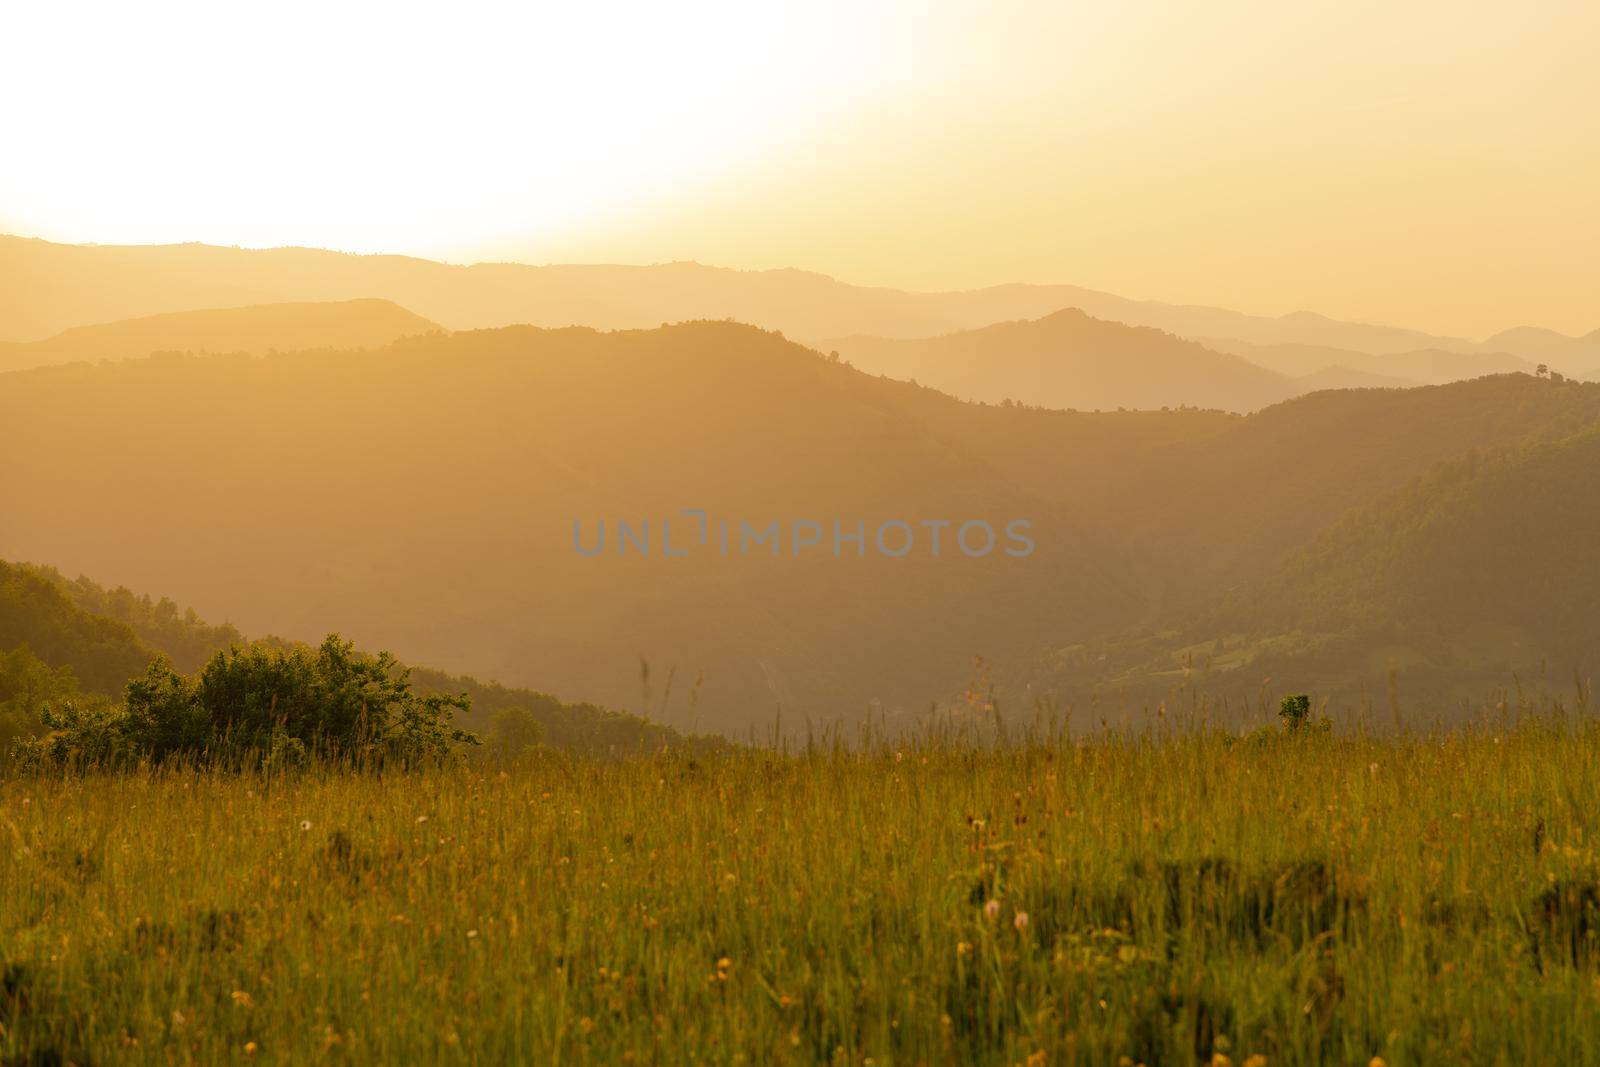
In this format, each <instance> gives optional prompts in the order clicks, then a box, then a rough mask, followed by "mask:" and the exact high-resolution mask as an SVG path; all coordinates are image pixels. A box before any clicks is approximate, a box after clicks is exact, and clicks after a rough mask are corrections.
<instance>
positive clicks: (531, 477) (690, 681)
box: [0, 323, 1600, 735]
mask: <svg viewBox="0 0 1600 1067" xmlns="http://www.w3.org/2000/svg"><path fill="white" fill-rule="evenodd" d="M130 397H137V398H139V400H138V403H130V402H129V398H130ZM155 412H159V413H160V417H159V418H156V417H152V414H153V413H155ZM1597 421H1600V387H1591V386H1586V385H1580V384H1576V383H1567V384H1558V383H1555V382H1550V381H1543V380H1537V379H1534V378H1530V377H1527V376H1522V375H1510V376H1502V377H1498V378H1486V379H1480V380H1476V381H1472V382H1464V383H1458V384H1454V385H1450V386H1440V387H1428V388H1418V389H1410V390H1383V389H1379V390H1370V389H1363V390H1344V391H1330V392H1322V393H1316V394H1313V395H1310V396H1305V397H1300V398H1297V399H1295V400H1292V401H1289V402H1286V403H1283V404H1277V405H1273V406H1271V407H1269V408H1266V409H1264V410H1262V411H1260V412H1257V413H1255V414H1253V415H1249V416H1243V417H1241V416H1234V415H1227V414H1223V413H1219V412H1206V411H1193V410H1190V411H1171V412H1129V413H1116V412H1109V413H1101V414H1094V413H1072V412H1062V411H1048V410H1032V409H1018V408H1015V407H1010V408H1008V407H1002V406H997V405H982V404H971V403H962V402H960V401H957V400H954V399H952V398H951V397H949V396H946V395H944V394H941V393H938V392H935V391H933V390H931V389H927V388H923V387H918V386H914V385H910V384H907V383H902V382H897V381H893V380H889V379H884V378H878V377H874V376H871V375H868V374H866V373H863V372H861V371H859V370H855V369H852V368H850V367H848V366H845V365H844V364H843V363H842V362H834V361H831V360H830V359H829V358H827V357H825V356H823V355H820V354H818V353H816V352H813V351H810V350H808V349H805V348H802V347H800V346H798V345H795V344H793V343H790V342H787V341H785V340H783V339H782V338H781V337H778V336H776V335H774V334H772V333H767V332H763V331H759V330H755V329H752V328H750V327H745V326H739V325H735V324H727V323H689V324H683V325H679V326H675V327H667V328H661V329H657V330H650V331H622V332H616V333H598V332H596V331H592V330H586V329H567V330H540V329H535V328H530V327H522V328H509V329H503V330H493V331H472V332H464V333H458V334H454V335H449V336H431V337H422V338H413V339H409V340H406V341H402V342H399V343H396V344H395V345H392V346H389V347H387V348H384V349H379V350H369V351H365V352H344V353H328V352H319V353H288V354H279V355H276V356H271V357H266V358H257V357H248V356H204V357H201V356H179V355H167V356H162V357H157V358H148V359H143V360H132V361H125V362H121V363H111V364H104V365H94V366H91V365H82V364H80V365H73V366H65V367H59V368H49V369H43V370H36V371H30V372H25V373H19V374H12V375H6V376H0V428H3V429H0V434H4V435H5V439H4V441H0V444H3V445H4V447H0V494H3V495H4V496H5V498H6V499H7V500H10V501H15V502H19V503H18V504H17V506H15V507H14V508H12V509H11V512H10V513H9V514H8V521H7V523H6V524H5V525H4V526H3V527H0V551H3V552H5V553H9V554H11V555H13V556H17V557H22V558H35V559H42V560H47V561H49V562H51V563H53V564H55V565H56V566H59V567H63V568H66V569H68V570H69V572H78V571H83V572H87V573H93V574H97V575H104V576H107V577H108V578H110V579H111V580H113V581H115V582H118V583H122V584H125V585H129V586H132V587H134V588H156V589H163V590H167V591H169V593H170V594H171V595H172V596H173V597H174V599H175V600H178V601H180V602H183V603H189V604H193V605H194V606H195V607H196V609H197V611H198V612H199V614H200V615H201V616H202V617H211V618H228V619H231V620H233V622H235V623H236V624H237V625H238V626H239V627H240V628H241V629H242V630H244V631H245V632H248V633H258V634H259V633H277V634H282V635H285V636H288V637H294V638H300V639H315V638H317V637H319V636H320V635H321V634H322V633H325V632H327V631H328V630H338V631H339V632H341V633H344V634H345V635H347V636H350V637H353V638H355V639H356V640H357V641H358V642H359V643H360V644H361V645H362V646H364V647H378V648H387V649H391V650H393V651H394V652H396V654H398V655H399V656H400V657H401V658H402V659H403V660H405V661H407V662H411V663H427V664H431V665H434V666H437V667H439V668H442V669H444V670H447V671H450V672H452V673H453V674H458V675H459V674H468V675H473V676H476V677H480V678H495V679H499V680H501V681H502V682H504V683H506V684H507V685H512V686H536V687H538V688H539V689H540V690H541V691H546V692H550V693H554V694H558V695H559V696H560V698H561V699H562V700H567V701H572V700H585V701H592V702H594V703H595V704H598V705H601V706H606V707H612V708H627V709H630V710H632V711H634V712H640V713H645V714H648V715H649V716H650V717H651V718H652V719H654V720H656V721H666V722H670V723H672V724H673V725H676V726H679V727H682V728H695V729H699V730H721V731H727V732H733V733H738V734H741V735H742V734H743V733H744V732H745V731H746V730H748V729H751V728H755V729H758V730H761V731H765V730H766V729H769V728H770V727H771V726H772V725H773V724H774V723H775V722H776V721H777V719H778V718H779V717H780V716H781V717H782V718H783V719H784V721H785V722H786V723H787V724H789V725H790V726H791V727H793V726H797V725H799V724H800V723H802V722H803V721H804V720H805V719H806V718H809V719H811V720H812V721H813V722H814V723H815V722H826V721H832V720H834V719H843V720H846V721H848V720H854V719H857V718H859V717H860V716H861V715H862V714H864V713H865V712H866V710H867V709H869V708H874V707H876V708H880V709H882V710H884V711H895V710H899V711H903V712H905V713H908V714H916V713H918V712H919V710H920V709H925V708H926V707H927V706H928V705H929V703H930V702H932V701H935V700H940V699H944V698H946V697H948V695H949V694H951V693H953V692H957V691H959V690H960V689H961V688H963V687H964V686H965V685H966V684H967V683H969V682H970V681H971V680H972V678H973V676H974V674H975V673H976V669H975V667H974V665H973V657H974V656H977V655H982V656H985V657H986V658H988V659H989V660H990V661H991V662H993V663H995V664H997V665H998V666H999V667H1000V668H1001V669H1003V670H1005V671H1009V672H1012V673H1013V674H1015V673H1018V672H1021V671H1023V670H1024V669H1025V668H1026V667H1027V665H1028V664H1031V663H1035V662H1037V661H1038V659H1039V657H1041V656H1045V655H1048V654H1049V653H1050V651H1051V650H1052V649H1060V648H1063V647H1070V646H1084V647H1088V646H1089V645H1090V644H1092V643H1094V642H1097V641H1103V640H1106V639H1108V638H1109V637H1112V636H1115V635H1125V634H1130V633H1145V634H1149V633H1158V632H1161V631H1162V630H1165V629H1171V628H1173V627H1180V626H1182V625H1183V624H1184V623H1185V620H1188V619H1192V618H1193V617H1194V616H1195V613H1196V612H1197V611H1199V610H1201V609H1203V608H1205V607H1207V606H1208V605H1210V604H1212V603H1213V602H1215V600H1216V598H1217V597H1218V596H1219V595H1221V594H1223V593H1225V592H1227V591H1228V590H1230V589H1233V588H1235V587H1244V586H1247V585H1248V584H1250V583H1252V582H1256V581H1261V580H1265V579H1266V578H1268V577H1269V576H1270V575H1271V574H1272V573H1274V572H1275V569H1276V568H1278V567H1279V566H1281V565H1282V562H1283V561H1284V560H1286V559H1287V558H1289V557H1290V556H1291V555H1292V554H1293V553H1294V552H1296V551H1298V550H1300V549H1302V548H1304V547H1305V546H1306V545H1307V544H1309V543H1310V542H1311V541H1312V540H1313V539H1314V538H1315V537H1317V536H1318V535H1319V534H1321V533H1322V532H1323V531H1325V530H1326V529H1328V528H1329V527H1331V526H1332V525H1333V524H1334V523H1335V522H1336V521H1337V520H1339V519H1340V517H1341V516H1342V515H1343V514H1344V513H1345V512H1347V511H1348V510H1349V509H1351V508H1355V507H1359V506H1362V505H1364V504H1367V503H1369V502H1370V501H1372V500H1374V499H1376V498H1377V497H1378V496H1379V495H1381V494H1383V493H1385V492H1389V491H1393V490H1395V489H1397V488H1399V487H1401V486H1403V485H1404V484H1405V483H1406V482H1407V481H1408V480H1409V479H1411V478H1414V477H1417V476H1419V475H1422V474H1425V473H1427V472H1428V471H1429V470H1430V469H1431V468H1432V467H1433V466H1434V465H1436V464H1438V463H1439V462H1442V461H1446V460H1450V459H1454V458H1458V457H1460V456H1462V455H1464V454H1466V453H1467V452H1468V451H1469V450H1471V449H1473V448H1479V449H1492V448H1496V447H1501V446H1505V445H1510V444H1517V443H1523V442H1530V443H1531V442H1538V441H1549V440H1554V439H1557V438H1559V437H1562V436H1568V435H1571V434H1572V433H1575V432H1578V431H1580V430H1582V429H1583V428H1585V427H1587V426H1590V425H1593V424H1595V423H1596V422H1597ZM642 432H643V433H646V434H647V436H648V439H649V441H650V443H649V444H648V445H643V446H641V445H639V444H638V441H639V439H640V434H641V433H642ZM23 442H26V444H27V446H28V447H27V448H23V447H21V444H22V443H23ZM693 508H699V509H704V510H705V512H706V518H707V526H708V529H707V536H706V537H705V539H704V540H703V541H701V540H699V539H698V533H699V530H698V523H699V520H698V518H696V517H694V516H686V515H684V513H683V512H684V509H693ZM107 515H115V516H117V517H118V521H117V522H116V523H115V524H108V523H107V522H105V521H103V517H104V516H107ZM976 519H982V520H984V521H987V522H990V523H991V524H993V527H994V528H995V529H996V530H997V531H999V530H1001V529H1002V528H1003V526H1004V524H1005V523H1006V522H1007V521H1010V520H1012V519H1026V520H1027V521H1029V522H1031V523H1032V526H1031V527H1030V529H1031V531H1032V532H1031V536H1032V540H1033V542H1034V543H1035V546H1036V550H1035V551H1034V552H1033V553H1032V554H1031V555H1027V556H1026V557H1025V558H1014V557H1010V556H1006V555H1005V554H1003V553H1001V552H993V553H991V554H989V555H987V556H985V557H984V558H968V557H967V556H965V555H964V554H961V553H960V552H958V551H956V550H955V549H954V548H953V546H952V545H951V542H950V540H949V538H950V537H951V530H952V529H953V527H952V528H946V529H945V533H944V537H945V541H944V553H943V554H942V555H941V556H938V557H934V556H932V555H931V553H929V551H928V549H929V547H930V545H929V541H930V537H929V536H928V532H927V530H926V529H925V528H924V527H922V526H921V525H920V524H921V523H923V522H925V521H930V520H945V521H951V522H955V523H959V522H963V521H966V520H976ZM601 520H604V521H605V522H606V523H607V525H608V531H609V540H608V541H607V542H606V545H605V550H604V552H603V553H602V554H600V555H599V556H596V557H592V558H591V557H588V556H584V555H580V554H579V553H578V552H577V551H576V549H575V546H574V526H575V525H576V526H577V527H578V529H579V531H580V534H581V538H582V543H584V544H585V545H592V544H593V543H594V538H595V537H596V536H597V533H598V523H599V522H600V521H601ZM619 520H626V521H627V522H628V523H630V524H631V526H632V529H633V531H634V532H635V533H636V534H637V533H638V532H639V531H640V529H641V524H644V523H648V524H649V529H650V531H651V534H650V535H649V536H650V537H651V539H652V540H651V543H652V545H653V547H654V551H653V553H652V554H650V555H649V556H642V555H641V554H640V553H639V551H638V545H637V542H636V543H635V544H634V546H633V548H632V549H631V550H630V551H629V552H627V553H626V554H618V551H617V549H618V545H617V533H618V530H617V525H616V524H617V522H618V521H619ZM664 520H666V521H670V522H671V531H672V533H671V536H672V539H673V544H674V545H675V546H676V548H677V550H678V551H686V552H687V555H686V556H684V557H677V556H674V557H673V558H668V557H665V556H663V554H662V542H661V537H662V534H663V529H662V525H661V524H662V522H663V521H664ZM807 520H808V521H812V522H815V523H816V524H817V527H818V528H819V529H815V530H812V531H811V533H812V534H813V536H815V537H816V539H817V541H818V545H819V546H820V547H816V546H809V547H804V548H803V550H802V551H799V552H798V553H797V552H796V550H795V546H794V545H793V544H792V543H791V542H792V538H793V534H794V533H795V531H796V529H797V527H796V526H795V525H794V524H795V523H796V522H799V521H807ZM835 520H838V521H839V522H840V524H841V528H853V527H854V526H855V525H856V524H858V523H859V524H862V525H864V527H865V529H866V530H868V531H871V530H875V529H876V528H877V527H878V526H879V524H882V523H885V522H888V521H890V520H900V521H902V522H905V523H907V524H908V525H910V526H912V527H914V529H913V530H912V531H911V533H912V534H913V537H914V538H920V540H917V541H916V547H917V551H914V552H911V553H910V554H909V555H907V556H905V557H904V558H892V557H889V556H886V555H885V554H883V553H882V552H880V551H879V550H877V549H876V547H875V546H873V545H871V544H870V543H867V544H864V545H863V546H862V550H861V551H862V554H861V555H857V554H856V552H855V551H854V549H853V547H845V546H841V551H840V554H839V555H837V556H835V555H834V554H833V552H832V551H831V550H830V545H829V541H830V540H831V532H832V524H833V522H834V521H835ZM724 521H725V522H727V523H728V529H729V531H730V533H729V536H730V538H731V542H730V543H731V550H730V551H729V552H728V553H727V555H722V554H719V552H718V550H717V542H718V533H717V529H718V524H719V522H724ZM772 522H778V523H779V524H780V537H781V546H780V548H779V550H778V552H777V553H776V554H775V555H774V554H773V553H771V552H770V551H769V548H770V542H769V543H768V544H757V545H756V546H755V547H754V549H753V550H752V549H751V548H749V547H748V546H743V547H741V534H740V524H741V523H749V524H750V527H751V532H752V533H755V532H759V531H764V530H765V529H766V527H767V524H768V523H772ZM871 536H872V535H871V534H870V533H869V534H868V537H869V538H870V537H871ZM686 540H687V542H688V543H686ZM929 620H937V622H936V624H934V625H928V622H929Z"/></svg>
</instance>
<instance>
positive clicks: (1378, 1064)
mask: <svg viewBox="0 0 1600 1067" xmlns="http://www.w3.org/2000/svg"><path fill="white" fill-rule="evenodd" d="M1367 1067H1389V1061H1388V1060H1386V1059H1384V1058H1383V1057H1382V1056H1374V1057H1372V1059H1370V1060H1368V1061H1367Z"/></svg>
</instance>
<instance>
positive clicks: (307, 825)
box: [300, 819, 311, 830]
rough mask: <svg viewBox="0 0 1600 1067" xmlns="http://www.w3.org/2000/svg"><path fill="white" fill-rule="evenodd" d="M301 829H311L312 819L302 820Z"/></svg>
mask: <svg viewBox="0 0 1600 1067" xmlns="http://www.w3.org/2000/svg"><path fill="white" fill-rule="evenodd" d="M300 829H302V830H309V829H311V820H310V819H301V820H300Z"/></svg>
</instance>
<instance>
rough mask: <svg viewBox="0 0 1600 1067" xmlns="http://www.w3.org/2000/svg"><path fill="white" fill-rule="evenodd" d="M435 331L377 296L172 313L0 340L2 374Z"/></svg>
mask: <svg viewBox="0 0 1600 1067" xmlns="http://www.w3.org/2000/svg"><path fill="white" fill-rule="evenodd" d="M440 329H441V327H440V326H439V325H438V324H436V323H433V322H429V321H428V320H427V319H425V318H422V317H421V316H420V315H413V314H412V313H411V312H409V311H407V310H406V309H405V308H403V307H400V306H399V305H397V304H393V303H391V302H389V301H387V300H375V299H365V300H343V301H335V302H327V303H289V304H257V305H254V306H251V307H235V308H207V309H204V310H200V311H175V312H169V313H166V314H161V315H148V316H145V317H143V318H137V319H123V320H121V321H118V322H104V323H98V324H96V325H93V326H75V327H73V328H72V329H70V330H65V331H63V332H62V333H59V334H56V335H55V336H54V337H51V338H48V339H46V340H43V341H11V342H0V371H7V370H21V369H24V368H28V367H42V366H47V365H50V364H55V363H71V362H74V361H77V360H99V359H126V358H128V357H131V356H147V355H149V354H150V353H152V352H160V351H193V352H267V351H270V350H273V349H277V350H280V351H295V350H299V349H311V348H364V347H376V346H379V345H386V344H388V343H389V342H390V341H395V340H398V339H399V338H402V337H409V336H412V335H414V334H421V333H432V332H435V331H438V330H440Z"/></svg>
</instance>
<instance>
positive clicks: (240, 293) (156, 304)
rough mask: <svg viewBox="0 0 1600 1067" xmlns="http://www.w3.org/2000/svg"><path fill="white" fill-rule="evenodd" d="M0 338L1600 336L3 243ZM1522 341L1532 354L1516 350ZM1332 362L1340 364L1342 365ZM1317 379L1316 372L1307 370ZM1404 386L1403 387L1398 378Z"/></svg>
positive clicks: (690, 273) (1345, 344) (1354, 344)
mask: <svg viewBox="0 0 1600 1067" xmlns="http://www.w3.org/2000/svg"><path fill="white" fill-rule="evenodd" d="M0 276H3V277H6V278H8V279H10V280H11V282H12V284H10V285H9V286H8V287H7V288H6V289H5V290H0V340H10V341H32V340H41V339H44V338H46V337H49V336H52V335H53V334H56V333H59V332H60V331H62V330H66V329H70V328H72V327H74V326H81V325H84V324H88V323H97V322H109V321H114V320H119V319H126V318H133V317H140V316H147V315H153V314H159V313H164V312H173V311H192V310H196V309H200V308H225V307H239V306H244V305H251V304H267V303H283V302H293V301H339V300H352V299H361V298H368V297H379V298H383V299H387V300H391V301H394V302H395V303H398V304H400V305H402V306H403V307H406V308H409V309H410V310H411V311H413V312H415V313H417V314H419V315H422V316H424V317H426V318H427V319H429V320H432V321H433V322H437V323H440V324H442V325H443V326H445V327H446V328H449V329H474V328H482V327H491V326H504V325H514V324H532V325H537V326H567V325H586V326H592V327H595V328H597V329H639V328H649V327H653V326H657V325H660V324H661V323H663V322H677V321H682V320H686V319H723V318H731V319H735V320H738V321H740V322H747V323H751V324H753V325H757V326H761V327H763V328H766V329H775V330H780V331H783V332H784V333H785V334H787V335H788V336H791V337H796V338H801V339H811V340H815V339H820V338H830V337H850V336H856V335H862V336H874V337H886V338H917V337H937V336H940V335H944V334H950V333H955V332H958V331H962V330H972V329H978V328H981V327H984V326H988V325H992V324H994V323H999V322H1011V321H1016V320H1021V319H1037V318H1041V317H1043V316H1046V315H1049V314H1051V313H1053V312H1056V311H1060V310H1063V309H1066V308H1077V309H1080V310H1082V311H1083V312H1084V313H1086V314H1088V315H1091V316H1093V317H1095V318H1099V319H1105V320H1109V321H1113V322H1120V323H1124V324H1126V325H1130V326H1148V327H1153V328H1155V329H1159V330H1164V331H1166V332H1168V333H1171V334H1174V335H1176V336H1179V337H1184V338H1189V339H1207V338H1210V339H1223V342H1224V343H1222V344H1221V346H1220V347H1221V350H1222V351H1232V349H1230V348H1229V347H1228V344H1227V342H1238V343H1240V344H1244V345H1257V346H1259V345H1284V344H1295V345H1313V346H1319V347H1323V348H1331V349H1338V350H1341V351H1345V352H1360V353H1366V354H1368V355H1393V354H1397V353H1404V352H1414V351H1418V350H1424V349H1439V350H1442V351H1448V352H1460V353H1469V354H1472V353H1493V352H1498V351H1510V352H1511V353H1512V354H1513V355H1519V356H1522V357H1523V358H1525V359H1529V360H1531V361H1533V362H1551V361H1552V360H1554V361H1555V362H1557V363H1561V364H1565V365H1566V369H1568V370H1569V371H1570V372H1571V373H1574V374H1578V375H1579V376H1582V375H1584V374H1587V373H1591V372H1594V371H1600V351H1597V348H1600V331H1596V332H1595V333H1591V334H1588V335H1586V336H1585V337H1581V338H1567V337H1564V335H1561V334H1556V333H1554V332H1552V331H1546V330H1531V329H1519V330H1512V331H1507V332H1506V333H1502V334H1499V335H1497V336H1496V337H1494V338H1490V339H1488V340H1487V341H1485V342H1483V343H1474V342H1471V341H1468V340H1464V339H1461V338H1453V337H1441V336H1435V335H1430V334H1427V333H1423V332H1420V331H1416V330H1407V329H1400V328H1395V327H1389V326H1378V325H1371V324H1366V323H1352V322H1342V321H1339V320H1336V319H1332V318H1328V317H1326V316H1323V315H1319V314H1316V313H1314V312H1309V311H1300V312H1294V313H1291V314H1288V315H1283V316H1279V317H1265V316H1256V315H1247V314H1243V313H1240V312H1236V311H1229V310H1226V309H1222V308H1212V307H1202V306H1196V305H1182V304H1164V303H1159V302H1155V301H1144V300H1132V299H1128V298H1126V297H1121V296H1116V295H1114V294H1110V293H1104V292H1099V291H1096V290H1093V289H1086V288H1082V287H1079V286H1072V285H999V286H992V287H989V288H985V289H975V290H968V291H959V292H940V293H916V292H907V291H904V290H898V289H889V288H882V287H872V286H856V285H849V284H846V283H844V282H840V281H836V280H834V279H832V278H829V277H827V276H825V275H821V274H815V273H811V272H807V271H800V270H766V271H739V270H728V269H724V268H717V267H708V266H703V265H701V264H698V263H666V264H657V265H653V266H610V265H550V266H530V265H525V264H516V263H479V264H473V265H471V266H458V265H452V264H445V263H438V262H434V261H430V260H425V259H416V258H412V257H406V256H381V255H378V256H374V255H350V254H345V253H339V252H329V251H323V250H318V249H305V248H274V249H261V250H252V249H240V248H223V247H218V246H214V245H202V244H184V245H153V246H152V245H145V246H103V245H62V244H53V243H50V242H47V241H41V240H38V239H34V238H23V237H4V236H0ZM1521 344H1526V345H1528V346H1530V347H1529V349H1528V351H1522V350H1521V349H1519V348H1518V347H1517V346H1518V345H1521ZM1336 362H1337V361H1336ZM1310 369H1311V370H1318V369H1321V368H1320V367H1314V368H1310ZM1400 376H1401V377H1404V376H1405V375H1400Z"/></svg>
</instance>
